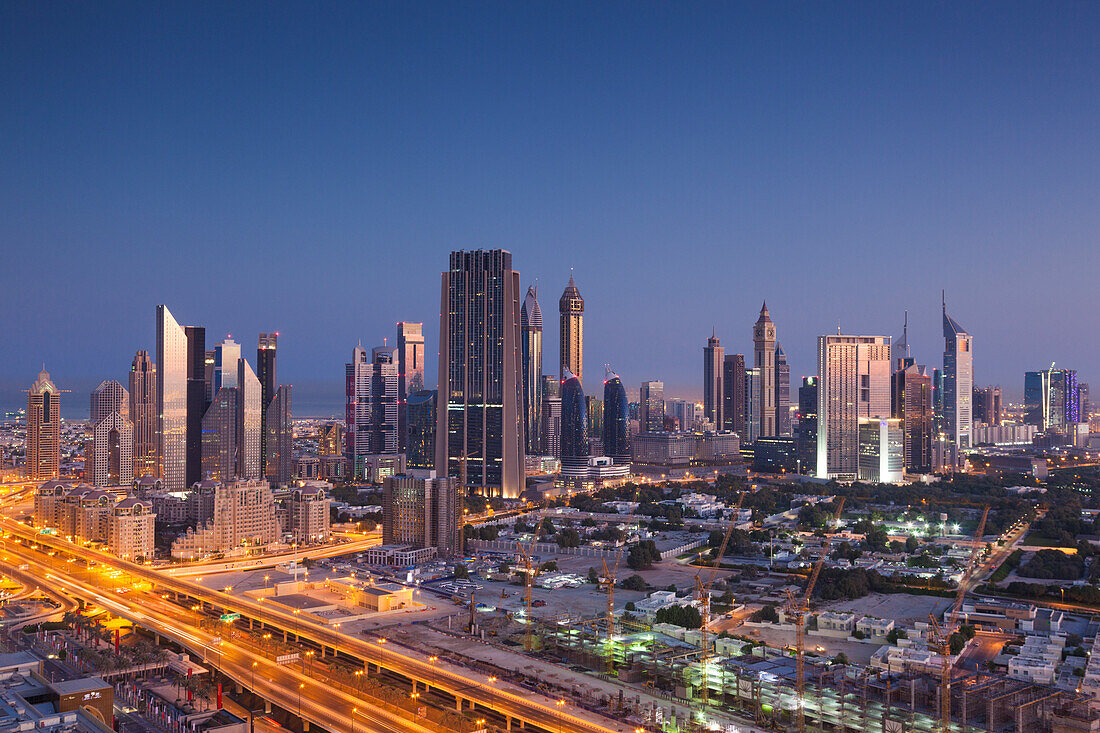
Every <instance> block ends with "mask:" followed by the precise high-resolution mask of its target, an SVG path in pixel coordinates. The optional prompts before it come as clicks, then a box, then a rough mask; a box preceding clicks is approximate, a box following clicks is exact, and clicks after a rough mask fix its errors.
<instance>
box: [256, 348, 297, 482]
mask: <svg viewBox="0 0 1100 733" xmlns="http://www.w3.org/2000/svg"><path fill="white" fill-rule="evenodd" d="M278 340H279V334H278V333H261V334H260V343H259V346H257V347H256V378H257V379H259V380H260V424H261V425H263V426H264V427H263V429H262V430H261V431H260V465H261V466H265V467H266V466H267V463H268V456H267V452H268V448H267V441H268V431H267V410H268V407H270V406H271V401H272V400H273V399H275V390H277V389H278V385H279V381H278V379H277V378H276V376H275V347H276V345H277V342H278ZM287 402H288V405H289V399H288V400H287Z"/></svg>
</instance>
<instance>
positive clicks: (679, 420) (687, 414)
mask: <svg viewBox="0 0 1100 733" xmlns="http://www.w3.org/2000/svg"><path fill="white" fill-rule="evenodd" d="M669 418H671V419H672V420H675V421H676V424H677V427H676V428H675V429H676V430H683V431H685V432H687V431H691V430H694V429H695V426H696V422H697V421H698V415H697V410H696V404H695V402H694V401H693V400H681V399H677V398H675V397H670V398H669V399H667V400H665V419H666V420H667V419H669ZM711 429H713V426H711Z"/></svg>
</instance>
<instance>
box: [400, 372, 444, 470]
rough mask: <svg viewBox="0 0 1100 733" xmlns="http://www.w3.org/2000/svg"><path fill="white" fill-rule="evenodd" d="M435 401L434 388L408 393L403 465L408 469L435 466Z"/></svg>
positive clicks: (424, 468)
mask: <svg viewBox="0 0 1100 733" xmlns="http://www.w3.org/2000/svg"><path fill="white" fill-rule="evenodd" d="M435 402H436V392H435V390H434V389H422V390H420V391H418V392H413V393H412V394H411V395H409V403H408V419H409V440H408V445H407V446H406V448H405V465H406V466H407V467H408V468H409V469H410V470H412V469H420V470H430V469H433V468H435Z"/></svg>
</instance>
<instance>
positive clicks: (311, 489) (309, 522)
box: [286, 481, 332, 545]
mask: <svg viewBox="0 0 1100 733" xmlns="http://www.w3.org/2000/svg"><path fill="white" fill-rule="evenodd" d="M301 484H302V485H300V486H294V487H293V488H292V489H291V490H290V497H289V498H288V499H287V501H286V508H287V525H288V526H287V531H288V533H289V534H290V535H291V539H292V541H294V542H296V543H297V544H299V545H317V544H325V543H327V542H329V541H331V540H332V531H331V516H330V513H329V506H330V505H331V504H332V499H330V498H329V496H328V490H329V489H331V488H332V486H331V485H330V484H328V483H324V482H317V481H305V482H301Z"/></svg>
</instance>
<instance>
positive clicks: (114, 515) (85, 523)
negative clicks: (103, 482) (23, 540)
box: [34, 480, 157, 562]
mask: <svg viewBox="0 0 1100 733" xmlns="http://www.w3.org/2000/svg"><path fill="white" fill-rule="evenodd" d="M34 516H35V522H36V524H37V525H38V526H40V527H44V528H47V529H50V530H53V531H54V532H56V533H57V534H59V535H61V536H62V537H70V538H72V539H74V540H77V541H82V542H90V543H91V542H95V543H100V544H103V545H106V546H107V548H108V550H110V552H112V553H113V554H115V555H117V556H119V557H121V558H124V559H128V560H134V561H136V562H142V561H144V560H151V559H152V558H153V554H154V540H155V536H154V532H155V529H156V516H157V515H156V513H155V512H154V511H153V504H152V502H150V501H148V500H145V499H140V498H137V497H133V496H127V495H126V493H125V491H124V490H123V491H122V492H121V493H120V492H118V491H117V490H116V491H112V490H106V489H101V488H97V487H95V486H88V485H87V484H81V485H78V486H73V485H72V484H66V483H63V482H61V481H58V480H51V481H47V482H46V483H44V484H43V485H42V486H40V487H39V488H38V490H37V492H36V493H35V495H34Z"/></svg>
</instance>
